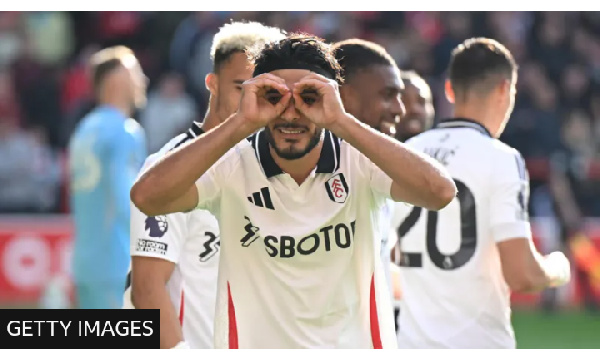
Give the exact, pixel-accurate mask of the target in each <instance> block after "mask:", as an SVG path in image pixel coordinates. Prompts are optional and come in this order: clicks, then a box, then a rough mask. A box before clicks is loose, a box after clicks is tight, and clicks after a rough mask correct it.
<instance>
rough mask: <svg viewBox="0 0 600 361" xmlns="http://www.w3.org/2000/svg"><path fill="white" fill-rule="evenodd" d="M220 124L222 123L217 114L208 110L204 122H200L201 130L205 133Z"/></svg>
mask: <svg viewBox="0 0 600 361" xmlns="http://www.w3.org/2000/svg"><path fill="white" fill-rule="evenodd" d="M221 123H222V120H221V119H219V117H218V116H217V114H216V113H215V112H212V111H211V110H210V108H209V109H208V111H207V112H206V115H205V116H204V121H203V122H202V130H204V131H205V132H208V131H209V130H211V129H212V128H214V127H216V126H217V125H219V124H221Z"/></svg>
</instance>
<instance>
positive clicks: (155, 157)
mask: <svg viewBox="0 0 600 361" xmlns="http://www.w3.org/2000/svg"><path fill="white" fill-rule="evenodd" d="M185 139H186V134H185V133H181V134H179V135H178V136H176V137H173V138H172V139H171V140H169V141H168V142H167V143H166V144H165V145H163V146H162V148H160V149H159V150H158V151H156V152H155V153H152V154H150V155H149V156H148V157H146V160H145V161H144V165H143V166H142V170H145V169H147V168H148V167H150V166H152V165H153V164H154V163H156V162H157V161H158V160H159V159H160V158H162V157H163V156H164V155H165V154H167V153H168V152H169V151H170V150H172V149H174V148H175V147H176V146H177V145H178V144H180V143H181V142H182V141H184V140H185Z"/></svg>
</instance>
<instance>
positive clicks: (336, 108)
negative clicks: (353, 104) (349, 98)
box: [293, 73, 346, 129]
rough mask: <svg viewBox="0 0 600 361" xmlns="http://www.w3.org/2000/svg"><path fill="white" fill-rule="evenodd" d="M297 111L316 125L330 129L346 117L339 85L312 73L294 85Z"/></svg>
mask: <svg viewBox="0 0 600 361" xmlns="http://www.w3.org/2000/svg"><path fill="white" fill-rule="evenodd" d="M293 93H294V103H295V106H296V109H297V110H298V111H299V112H300V113H302V114H303V115H304V116H305V117H306V118H308V120H310V121H311V122H313V123H314V124H316V125H318V126H321V127H324V128H328V129H329V128H330V127H331V126H332V125H334V124H335V123H336V122H337V121H338V120H340V119H342V118H343V117H344V116H345V115H346V111H345V110H344V105H343V104H342V99H341V98H340V91H339V85H338V84H337V83H336V82H335V81H333V80H331V79H327V78H325V77H324V76H322V75H319V74H314V73H311V74H309V75H307V76H305V77H304V78H302V79H301V80H300V81H299V82H298V83H296V84H295V85H294V89H293Z"/></svg>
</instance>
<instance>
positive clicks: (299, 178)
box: [269, 141, 323, 185]
mask: <svg viewBox="0 0 600 361" xmlns="http://www.w3.org/2000/svg"><path fill="white" fill-rule="evenodd" d="M321 148H323V142H322V141H321V142H320V143H319V144H318V145H317V146H316V147H314V148H313V150H311V151H310V152H309V153H308V154H307V155H305V156H304V157H302V158H300V159H294V160H288V159H283V158H281V157H280V156H278V155H277V154H276V153H275V151H274V150H273V148H272V147H270V146H269V150H270V151H271V156H273V160H274V161H275V163H276V164H277V165H278V166H279V168H281V170H282V171H284V172H285V173H287V174H289V175H290V177H292V179H294V180H295V181H296V183H297V184H298V185H301V184H302V183H304V181H305V180H306V178H308V176H309V175H310V173H312V171H313V170H314V169H315V167H316V166H317V163H318V162H319V158H320V157H321Z"/></svg>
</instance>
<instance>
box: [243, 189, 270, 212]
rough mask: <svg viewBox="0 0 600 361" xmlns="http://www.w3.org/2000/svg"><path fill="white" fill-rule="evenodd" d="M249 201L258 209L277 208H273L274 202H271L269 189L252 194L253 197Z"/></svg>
mask: <svg viewBox="0 0 600 361" xmlns="http://www.w3.org/2000/svg"><path fill="white" fill-rule="evenodd" d="M248 201H250V203H252V204H254V205H255V206H257V207H264V208H269V209H273V210H274V209H275V207H273V202H271V194H270V193H269V187H264V188H261V189H260V192H254V193H252V197H248Z"/></svg>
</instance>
